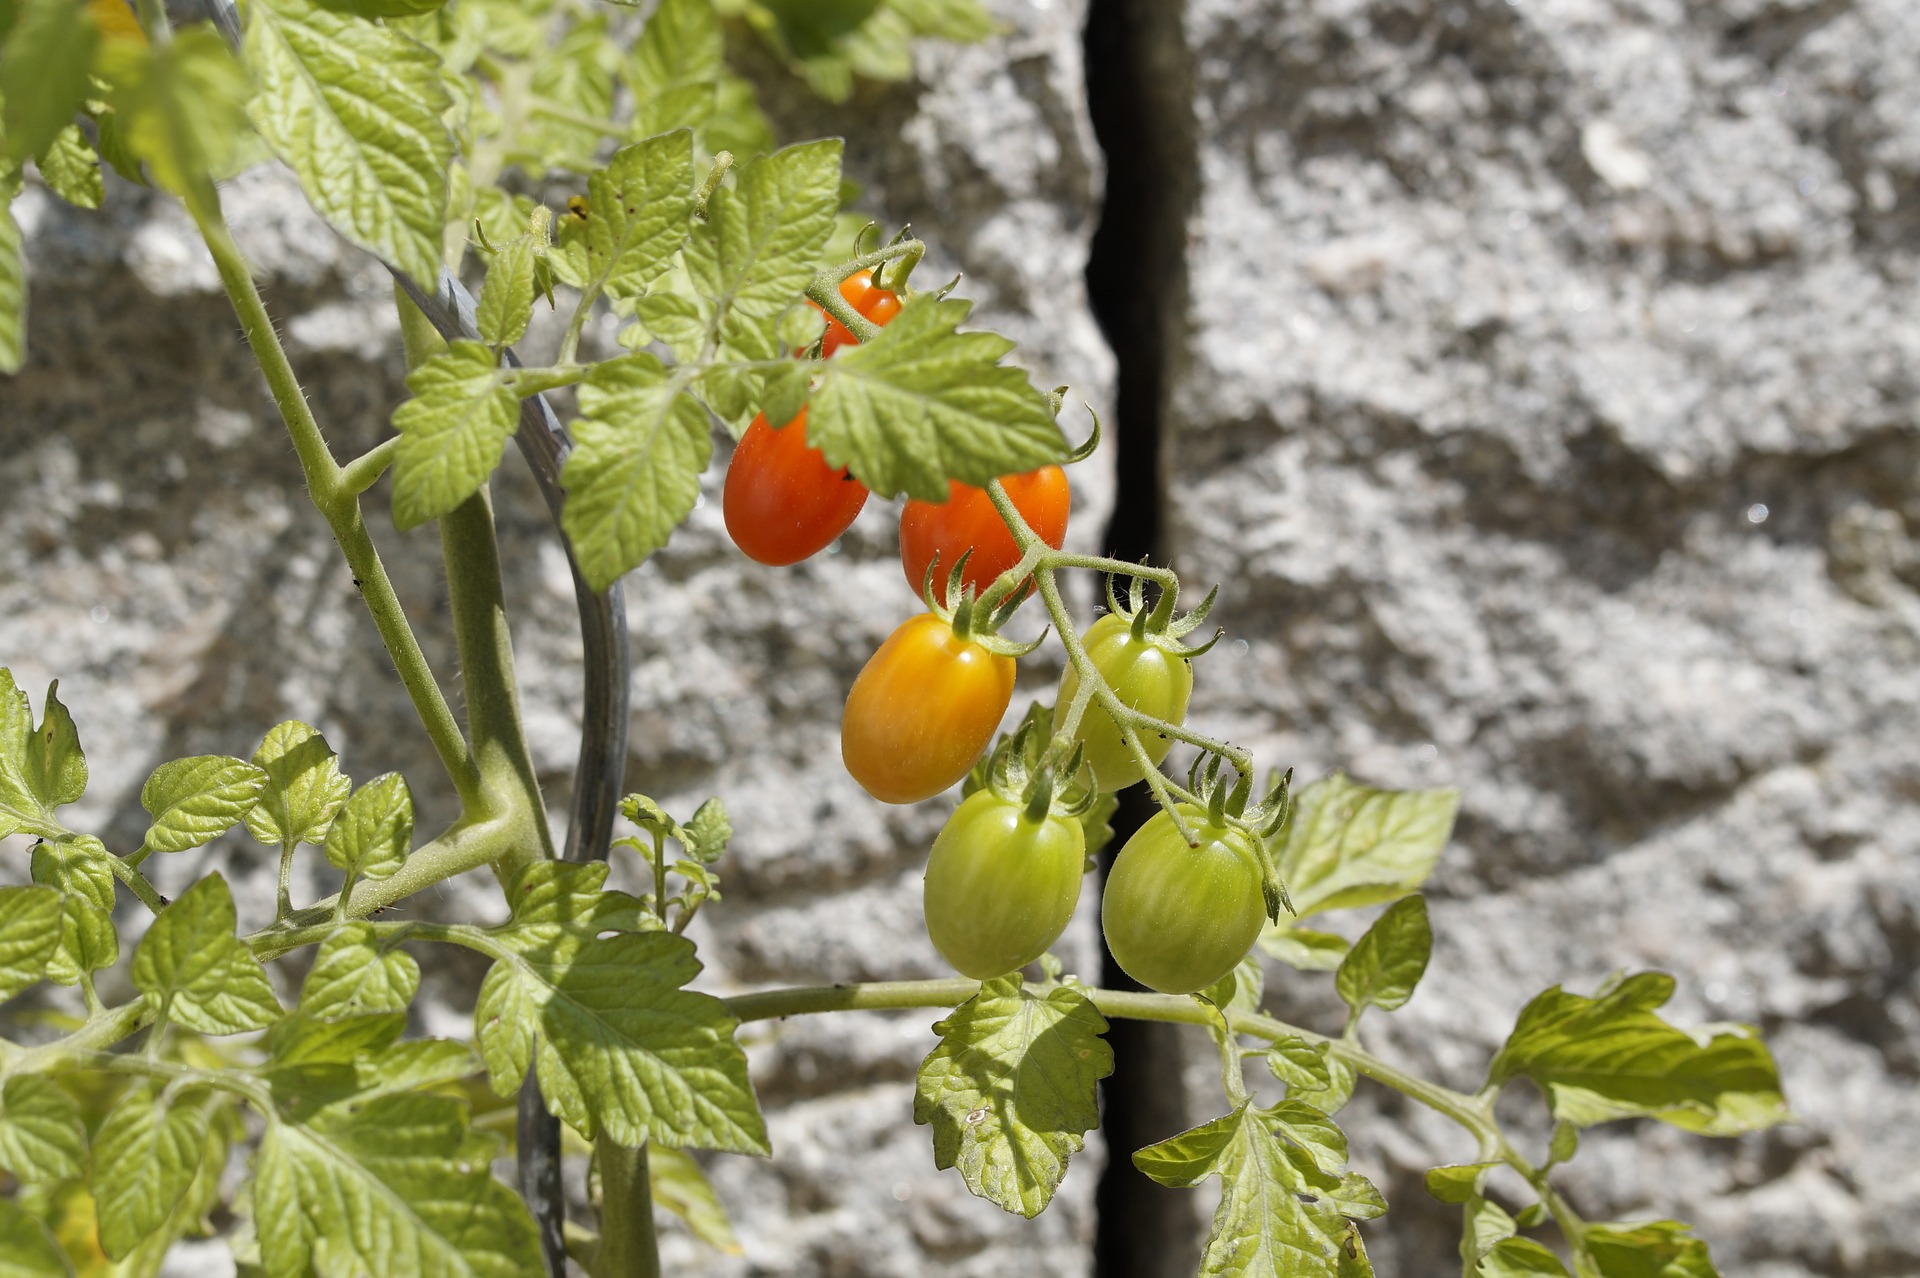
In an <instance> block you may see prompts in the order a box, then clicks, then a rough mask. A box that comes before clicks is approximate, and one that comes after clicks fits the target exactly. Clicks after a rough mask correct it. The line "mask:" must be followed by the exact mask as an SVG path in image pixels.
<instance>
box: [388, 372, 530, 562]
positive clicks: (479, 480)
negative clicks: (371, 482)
mask: <svg viewBox="0 0 1920 1278" xmlns="http://www.w3.org/2000/svg"><path fill="white" fill-rule="evenodd" d="M407 389H408V390H409V391H412V392H413V398H411V399H409V400H407V402H406V403H404V404H402V405H400V407H399V408H397V409H395V410H394V414H393V428H394V429H395V430H396V431H398V432H400V448H399V452H398V453H397V454H396V455H395V457H394V461H393V526H394V527H395V528H398V529H400V530H401V531H402V532H405V531H406V530H407V529H409V528H417V527H419V526H420V525H421V524H424V523H427V522H428V521H430V520H434V519H439V518H440V517H442V516H443V515H446V514H448V513H450V512H451V511H452V510H453V508H454V507H456V506H458V505H459V504H460V503H461V502H463V501H465V500H466V499H467V498H469V497H471V496H473V494H474V493H476V492H478V491H479V490H480V487H481V485H483V484H485V483H486V482H487V476H489V475H491V474H492V473H493V470H494V467H496V466H498V465H499V464H500V458H501V456H502V455H503V454H504V453H505V452H506V450H507V441H508V440H509V439H512V438H513V432H514V428H515V427H516V426H517V425H518V424H519V421H520V397H519V396H518V395H516V394H515V393H514V390H513V388H512V386H511V385H510V384H509V373H508V370H506V369H504V368H501V367H500V366H499V361H498V359H497V358H496V357H495V355H494V352H493V351H492V350H491V349H489V348H488V347H487V346H486V345H485V344H484V343H481V342H471V341H466V340H461V341H456V342H454V343H452V344H451V345H449V346H448V348H447V349H446V350H444V351H440V352H438V353H436V354H434V355H433V356H431V357H430V358H428V359H427V361H426V362H425V363H423V364H421V365H420V367H418V368H416V369H414V370H413V371H412V372H411V373H409V374H407Z"/></svg>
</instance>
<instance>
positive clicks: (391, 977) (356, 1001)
mask: <svg viewBox="0 0 1920 1278" xmlns="http://www.w3.org/2000/svg"><path fill="white" fill-rule="evenodd" d="M373 937H374V934H373V928H372V926H371V925H369V924H366V923H348V924H345V925H344V926H342V927H340V928H339V929H337V930H336V931H334V932H333V934H332V935H330V936H328V937H327V939H326V940H324V941H322V942H320V950H319V953H318V954H317V955H315V956H314V960H313V966H312V967H311V968H309V969H308V971H307V980H306V984H304V985H302V986H301V987H300V1010H301V1011H303V1012H305V1013H307V1015H309V1016H318V1017H334V1016H354V1015H357V1014H359V1013H362V1012H404V1011H406V1010H407V1006H408V1004H410V1003H412V1002H413V996H414V994H415V993H416V992H417V991H418V990H419V988H420V965H419V964H418V963H416V962H414V960H413V956H412V955H410V954H408V953H407V952H406V951H404V950H399V949H392V950H384V951H383V950H382V949H380V947H379V946H378V945H377V944H376V943H375V941H374V939H373Z"/></svg>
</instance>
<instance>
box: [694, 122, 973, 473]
mask: <svg viewBox="0 0 1920 1278" xmlns="http://www.w3.org/2000/svg"><path fill="white" fill-rule="evenodd" d="M840 151H841V144H840V142H839V140H838V139H834V138H830V139H826V140H823V141H819V142H806V143H802V144H801V145H799V146H790V147H787V148H785V149H784V150H780V151H776V152H775V153H774V154H772V155H766V156H761V157H759V158H758V159H755V160H751V161H749V162H748V163H747V164H746V166H745V167H744V168H742V169H741V170H740V171H739V178H738V181H737V184H736V185H735V186H733V187H731V188H729V187H724V186H723V187H721V188H719V189H718V190H716V191H714V192H713V194H712V196H711V197H710V198H709V199H708V202H707V220H706V221H705V222H703V223H700V224H698V225H697V226H695V228H694V232H693V237H692V239H691V240H689V241H688V244H687V250H686V264H687V271H688V274H689V275H690V276H691V277H692V279H693V282H694V284H695V285H696V286H697V287H698V288H699V290H700V292H701V293H702V294H703V295H704V296H705V297H707V298H708V299H709V300H711V301H712V302H713V305H714V323H715V325H716V327H717V329H718V332H719V336H720V340H721V341H722V342H723V343H724V344H725V345H726V346H727V347H728V348H730V349H731V350H733V351H735V352H737V353H739V354H740V355H742V356H745V357H746V358H748V359H772V358H774V357H775V356H777V355H778V354H779V353H780V344H779V341H778V339H777V338H776V337H775V336H774V331H773V329H774V323H775V321H776V320H778V319H779V317H780V316H781V314H782V313H783V312H785V311H786V309H787V308H788V307H789V306H792V305H793V304H794V303H795V302H796V301H798V300H799V298H800V295H801V294H802V293H804V292H805V291H806V287H807V285H808V284H809V283H810V282H812V279H813V273H814V271H815V270H817V269H818V268H819V266H820V253H821V250H822V249H823V248H824V247H825V246H826V242H827V236H828V234H829V233H830V232H831V231H832V230H833V219H834V215H835V213H837V212H838V211H839V208H840ZM944 495H945V490H944V489H943V490H942V496H943V497H944Z"/></svg>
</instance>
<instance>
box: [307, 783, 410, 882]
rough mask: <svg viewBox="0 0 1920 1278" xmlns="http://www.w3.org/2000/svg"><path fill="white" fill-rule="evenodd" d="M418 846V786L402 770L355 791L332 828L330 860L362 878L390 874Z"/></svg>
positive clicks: (389, 875) (328, 855) (404, 861)
mask: <svg viewBox="0 0 1920 1278" xmlns="http://www.w3.org/2000/svg"><path fill="white" fill-rule="evenodd" d="M412 846H413V792H412V791H411V790H409V789H407V783H406V780H405V778H403V777H402V776H401V775H400V774H399V773H398V772H388V773H385V774H384V775H382V776H377V777H375V778H374V779H373V780H371V781H369V782H367V783H366V784H365V785H363V786H361V787H360V788H359V789H358V790H356V791H354V794H353V797H352V798H351V799H348V800H347V805H346V807H344V808H342V809H340V815H339V816H338V817H336V818H334V822H333V829H332V830H331V831H329V832H328V834H327V849H326V851H327V861H328V863H329V864H331V865H332V866H333V867H334V868H335V869H337V870H345V871H346V872H347V873H348V874H350V875H353V876H355V877H359V878H368V879H386V878H391V877H393V874H394V871H396V870H398V869H399V868H400V867H401V866H402V865H404V864H406V860H407V852H408V851H409V849H411V848H412Z"/></svg>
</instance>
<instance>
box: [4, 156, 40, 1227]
mask: <svg viewBox="0 0 1920 1278" xmlns="http://www.w3.org/2000/svg"><path fill="white" fill-rule="evenodd" d="M6 167H7V166H6V165H5V164H4V163H0V373H5V374H9V375H11V374H13V373H17V372H19V371H20V366H21V365H22V364H23V363H25V362H26V358H27V255H26V245H25V243H24V242H23V240H22V238H21V235H20V225H19V223H17V222H15V221H14V220H13V197H14V196H15V195H17V194H18V193H19V190H20V173H19V170H18V169H15V170H13V171H12V172H11V173H8V172H6V171H4V170H5V169H6ZM0 686H4V687H11V683H8V684H6V685H0ZM0 713H3V712H0ZM4 767H5V761H4V759H0V768H4ZM0 803H4V798H0ZM6 819H7V815H6V812H5V811H4V810H0V828H3V827H4V823H5V821H6ZM35 1228H38V1226H37V1225H36V1226H35Z"/></svg>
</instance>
